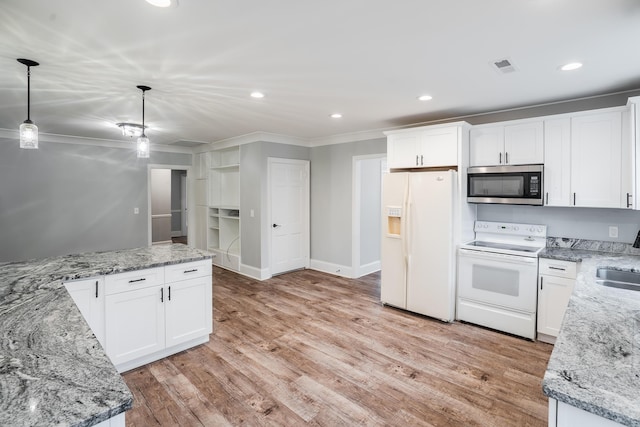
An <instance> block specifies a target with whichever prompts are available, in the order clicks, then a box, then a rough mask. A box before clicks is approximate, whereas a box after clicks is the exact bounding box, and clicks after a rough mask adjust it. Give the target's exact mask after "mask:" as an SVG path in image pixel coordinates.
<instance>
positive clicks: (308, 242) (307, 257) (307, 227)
mask: <svg viewBox="0 0 640 427" xmlns="http://www.w3.org/2000/svg"><path fill="white" fill-rule="evenodd" d="M274 163H289V164H292V165H301V166H304V172H305V180H306V182H305V190H306V197H305V198H304V200H303V203H304V204H305V206H304V209H305V215H304V216H305V219H306V221H305V224H304V231H303V233H304V237H305V240H306V242H305V248H306V251H305V254H304V258H305V265H304V268H308V267H309V260H310V258H311V174H310V170H311V167H310V165H311V162H310V161H309V160H299V159H284V158H280V157H268V158H267V214H266V218H267V223H266V226H267V230H268V232H267V248H268V251H269V271H271V272H273V254H272V249H273V247H272V246H271V245H272V241H271V224H273V222H272V221H273V219H272V218H271V208H272V204H271V202H272V199H273V197H271V168H272V166H273V164H274ZM263 225H264V223H263ZM271 274H272V273H271Z"/></svg>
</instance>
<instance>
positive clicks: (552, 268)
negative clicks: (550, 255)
mask: <svg viewBox="0 0 640 427" xmlns="http://www.w3.org/2000/svg"><path fill="white" fill-rule="evenodd" d="M549 270H560V271H567V269H566V268H560V267H552V266H549Z"/></svg>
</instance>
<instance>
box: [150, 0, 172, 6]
mask: <svg viewBox="0 0 640 427" xmlns="http://www.w3.org/2000/svg"><path fill="white" fill-rule="evenodd" d="M147 3H149V4H152V5H154V6H156V7H169V6H171V0H147Z"/></svg>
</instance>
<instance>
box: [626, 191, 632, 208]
mask: <svg viewBox="0 0 640 427" xmlns="http://www.w3.org/2000/svg"><path fill="white" fill-rule="evenodd" d="M630 197H631V194H629V193H627V207H628V208H629V207H631V203H629V198H630Z"/></svg>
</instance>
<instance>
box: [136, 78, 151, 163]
mask: <svg viewBox="0 0 640 427" xmlns="http://www.w3.org/2000/svg"><path fill="white" fill-rule="evenodd" d="M137 88H138V89H140V90H141V91H142V135H140V137H139V138H138V158H140V159H146V158H149V152H150V150H149V138H147V135H145V134H144V129H145V126H144V93H145V92H146V91H148V90H151V88H150V87H149V86H137Z"/></svg>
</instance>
